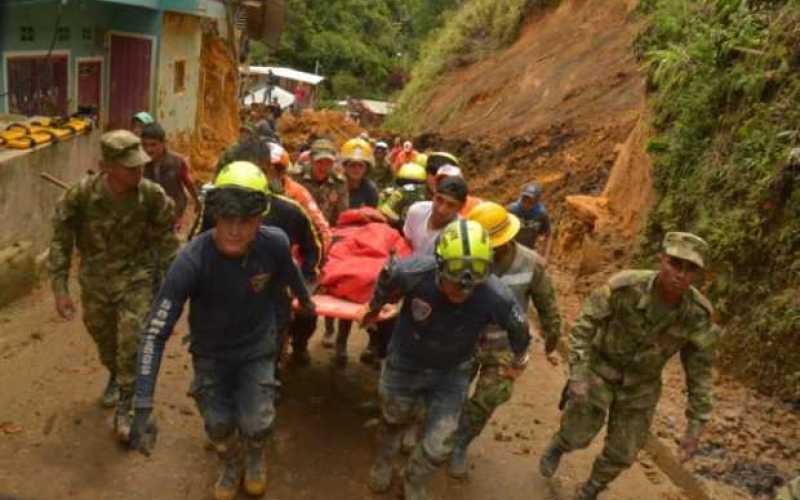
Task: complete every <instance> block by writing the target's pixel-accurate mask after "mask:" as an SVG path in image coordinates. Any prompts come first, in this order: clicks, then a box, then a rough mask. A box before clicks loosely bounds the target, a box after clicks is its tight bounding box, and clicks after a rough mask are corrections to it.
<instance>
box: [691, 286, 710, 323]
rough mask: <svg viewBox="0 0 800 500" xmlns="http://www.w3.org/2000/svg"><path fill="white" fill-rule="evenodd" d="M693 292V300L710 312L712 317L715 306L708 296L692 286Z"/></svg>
mask: <svg viewBox="0 0 800 500" xmlns="http://www.w3.org/2000/svg"><path fill="white" fill-rule="evenodd" d="M690 290H691V293H692V301H693V302H694V303H695V304H697V305H699V306H700V307H702V308H703V310H704V311H705V312H706V313H708V315H709V316H710V317H714V306H713V305H711V301H710V300H708V299H707V298H706V296H705V295H703V294H702V293H700V290H698V289H697V288H695V287H692V288H690Z"/></svg>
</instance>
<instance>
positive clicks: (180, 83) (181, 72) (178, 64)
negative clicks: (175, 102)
mask: <svg viewBox="0 0 800 500" xmlns="http://www.w3.org/2000/svg"><path fill="white" fill-rule="evenodd" d="M185 90H186V61H175V86H174V92H175V93H176V94H179V93H181V92H183V91H185Z"/></svg>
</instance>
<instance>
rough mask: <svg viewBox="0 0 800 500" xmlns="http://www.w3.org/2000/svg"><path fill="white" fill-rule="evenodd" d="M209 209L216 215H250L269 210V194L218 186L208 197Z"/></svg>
mask: <svg viewBox="0 0 800 500" xmlns="http://www.w3.org/2000/svg"><path fill="white" fill-rule="evenodd" d="M206 204H207V206H208V210H209V211H210V212H211V213H212V214H214V215H227V216H231V215H233V216H239V217H249V216H252V215H259V214H262V213H264V212H266V211H267V208H268V207H269V203H268V200H267V195H265V194H264V193H261V192H258V191H251V190H248V189H241V188H236V187H221V188H216V189H214V190H213V191H211V192H210V193H208V197H207V198H206Z"/></svg>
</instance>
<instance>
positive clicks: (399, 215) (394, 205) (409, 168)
mask: <svg viewBox="0 0 800 500" xmlns="http://www.w3.org/2000/svg"><path fill="white" fill-rule="evenodd" d="M426 178H427V174H426V173H425V168H424V167H422V166H420V165H417V164H416V163H406V164H405V165H403V166H402V167H400V169H399V170H398V171H397V177H396V179H395V185H394V186H391V187H388V188H386V189H384V190H383V191H381V194H380V197H379V199H378V210H380V212H381V213H382V214H383V215H384V216H386V220H388V221H389V224H391V225H392V226H394V227H395V228H397V229H401V228H402V227H403V224H404V223H405V220H406V213H408V207H410V206H411V205H413V204H414V203H416V202H418V201H425V200H427V199H428V190H427V188H426V186H425V179H426Z"/></svg>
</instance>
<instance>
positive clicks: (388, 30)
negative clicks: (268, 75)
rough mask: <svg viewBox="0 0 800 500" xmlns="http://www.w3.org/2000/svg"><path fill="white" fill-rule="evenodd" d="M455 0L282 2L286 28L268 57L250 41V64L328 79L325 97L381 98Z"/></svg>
mask: <svg viewBox="0 0 800 500" xmlns="http://www.w3.org/2000/svg"><path fill="white" fill-rule="evenodd" d="M458 3H459V0H386V1H382V2H376V1H373V0H326V1H324V2H322V1H317V0H286V27H285V30H284V35H283V39H282V43H281V47H280V49H279V50H278V51H277V53H276V54H274V56H272V57H271V58H270V57H269V56H268V54H267V51H266V50H265V47H264V46H263V45H262V44H259V43H254V44H253V49H252V50H251V54H250V60H251V61H252V62H253V63H254V64H255V63H259V64H261V63H265V62H273V63H276V64H281V65H287V66H292V67H294V68H297V69H301V70H305V71H314V70H315V69H317V68H319V71H320V73H321V74H324V75H326V76H327V77H328V80H327V81H326V84H325V88H324V90H325V96H324V97H326V98H344V97H346V96H357V97H373V98H385V97H386V96H388V95H389V94H390V93H391V92H394V91H397V90H399V89H400V88H401V87H402V86H403V84H404V83H405V81H406V79H407V74H408V68H410V66H411V64H413V62H414V61H415V60H416V58H417V55H418V52H419V45H420V43H421V40H423V39H424V38H425V37H426V36H427V34H428V33H429V32H430V31H431V30H434V29H436V28H437V27H438V26H439V25H440V24H441V19H442V15H443V13H445V12H446V11H447V9H449V8H452V7H454V6H455V5H457V4H458Z"/></svg>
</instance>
